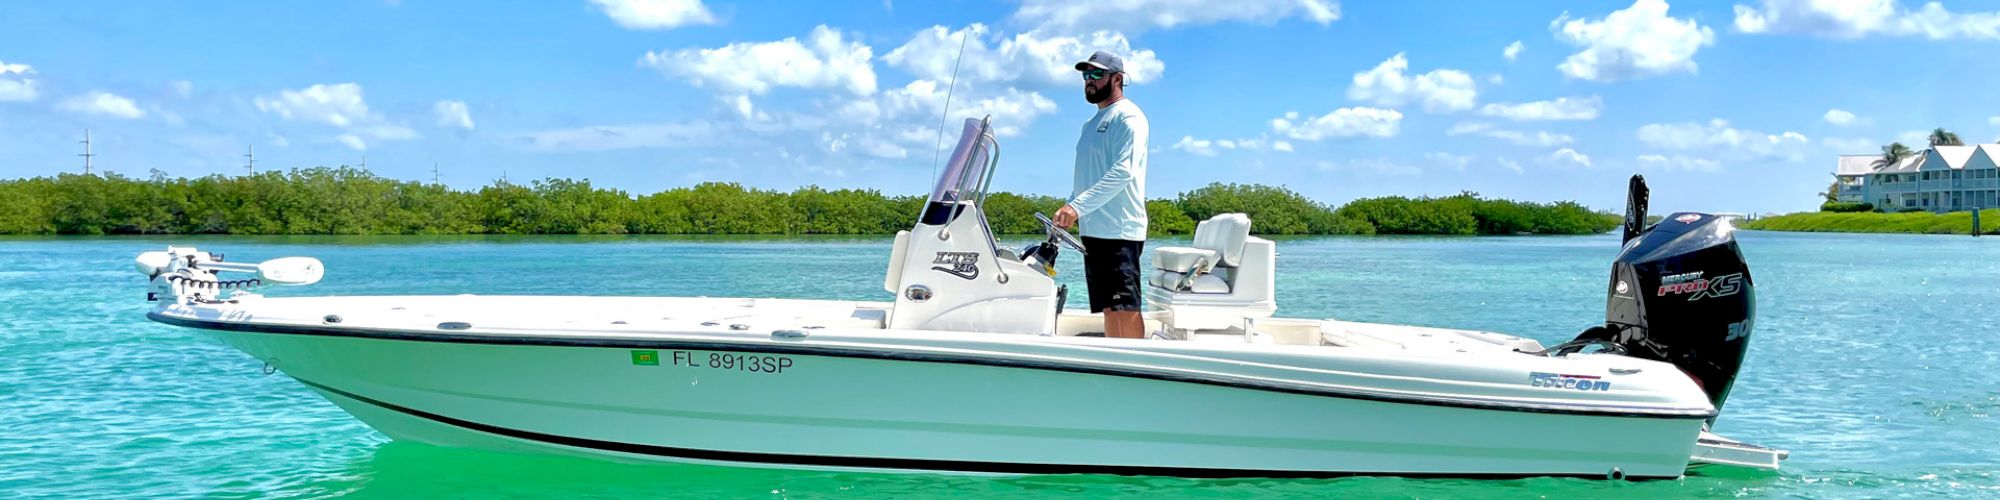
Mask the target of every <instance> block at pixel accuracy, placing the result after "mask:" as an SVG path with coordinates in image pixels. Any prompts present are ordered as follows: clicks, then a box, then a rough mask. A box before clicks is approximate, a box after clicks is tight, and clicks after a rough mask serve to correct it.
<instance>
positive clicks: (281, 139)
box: [264, 132, 292, 148]
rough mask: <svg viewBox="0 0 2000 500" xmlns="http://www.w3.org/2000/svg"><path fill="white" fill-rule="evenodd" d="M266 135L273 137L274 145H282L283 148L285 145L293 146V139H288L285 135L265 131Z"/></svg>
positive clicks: (272, 143)
mask: <svg viewBox="0 0 2000 500" xmlns="http://www.w3.org/2000/svg"><path fill="white" fill-rule="evenodd" d="M264 135H266V136H268V137H270V138H271V145H272V146H277V147H281V148H285V147H291V146H292V140H291V139H286V138H285V136H282V135H278V134H276V133H271V132H265V133H264Z"/></svg>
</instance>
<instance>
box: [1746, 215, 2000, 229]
mask: <svg viewBox="0 0 2000 500" xmlns="http://www.w3.org/2000/svg"><path fill="white" fill-rule="evenodd" d="M1979 224H1980V226H1981V227H1980V228H1979V229H1980V233H1981V234H2000V209H1987V210H1985V211H1982V212H1980V213H1979ZM1739 227H1742V228H1744V229H1757V230H1764V231H1812V232H1833V233H1911V234H1971V233H1972V212H1951V213H1944V214H1934V213H1930V212H1904V213H1887V214H1885V213H1878V212H1851V213H1841V212H1800V213H1795V214H1785V215H1774V216H1769V217H1759V218H1757V219H1756V220H1751V221H1742V222H1740V223H1739Z"/></svg>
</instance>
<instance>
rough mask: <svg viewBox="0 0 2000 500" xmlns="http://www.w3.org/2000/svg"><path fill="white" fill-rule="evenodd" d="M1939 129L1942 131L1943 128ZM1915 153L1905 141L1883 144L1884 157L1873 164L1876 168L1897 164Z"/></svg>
mask: <svg viewBox="0 0 2000 500" xmlns="http://www.w3.org/2000/svg"><path fill="white" fill-rule="evenodd" d="M1939 130H1940V131H1942V130H1943V129H1939ZM1946 133H1950V132H1946ZM1915 153H1916V151H1912V150H1910V147H1909V146H1904V145H1903V143H1900V142H1891V143H1889V145H1887V146H1882V157H1881V158H1878V159H1876V160H1875V161H1874V162H1873V163H1871V165H1872V166H1874V167H1875V168H1876V169H1881V168H1884V167H1893V166H1896V163H1899V162H1902V161H1903V159H1904V158H1909V157H1910V155H1912V154H1915Z"/></svg>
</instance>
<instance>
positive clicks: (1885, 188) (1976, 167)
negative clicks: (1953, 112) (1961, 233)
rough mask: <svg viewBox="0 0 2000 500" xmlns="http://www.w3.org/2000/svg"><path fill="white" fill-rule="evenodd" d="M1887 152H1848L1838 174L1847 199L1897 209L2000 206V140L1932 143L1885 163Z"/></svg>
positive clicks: (1886, 210)
mask: <svg viewBox="0 0 2000 500" xmlns="http://www.w3.org/2000/svg"><path fill="white" fill-rule="evenodd" d="M1881 158H1882V155H1879V154H1871V155H1842V156H1841V157H1840V163H1839V164H1838V165H1837V166H1835V167H1834V171H1833V175H1834V177H1835V178H1838V179H1839V182H1838V185H1839V186H1840V187H1839V189H1840V195H1839V197H1838V199H1839V200H1840V201H1845V202H1867V203H1873V204H1874V205H1875V208H1876V209H1879V210H1882V211H1885V212H1894V211H1898V210H1905V209H1912V208H1915V209H1921V210H1926V211H1931V212H1953V211H1960V210H1972V209H1975V208H1994V207H2000V164H1996V163H1995V158H2000V144H1979V145H1974V146H1932V147H1930V148H1929V149H1924V150H1920V151H1917V152H1916V153H1915V154H1912V155H1910V156H1909V157H1908V158H1904V159H1903V160H1902V161H1899V162H1896V164H1894V165H1882V164H1878V163H1877V161H1878V160H1880V159H1881Z"/></svg>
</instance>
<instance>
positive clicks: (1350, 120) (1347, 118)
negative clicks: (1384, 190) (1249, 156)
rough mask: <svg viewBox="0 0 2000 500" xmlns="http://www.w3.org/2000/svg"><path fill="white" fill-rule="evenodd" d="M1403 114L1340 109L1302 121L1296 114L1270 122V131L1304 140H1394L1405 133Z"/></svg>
mask: <svg viewBox="0 0 2000 500" xmlns="http://www.w3.org/2000/svg"><path fill="white" fill-rule="evenodd" d="M1402 122H1403V113H1401V112H1398V111H1396V110H1393V109H1379V108H1366V107H1358V106H1357V107H1352V108H1340V109H1336V110H1333V112H1331V113H1327V114H1324V115H1320V116H1316V117H1312V118H1305V119H1301V117H1300V116H1299V113H1298V112H1297V111H1292V112H1287V113H1285V116H1284V117H1281V118H1273V119H1271V130H1272V131H1275V132H1277V133H1278V134H1279V135H1283V136H1285V137H1289V138H1292V139H1298V140H1301V141H1318V140H1321V139H1327V138H1337V137H1360V136H1368V137H1394V136H1395V135H1396V134H1397V133H1400V132H1401V131H1402Z"/></svg>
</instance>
